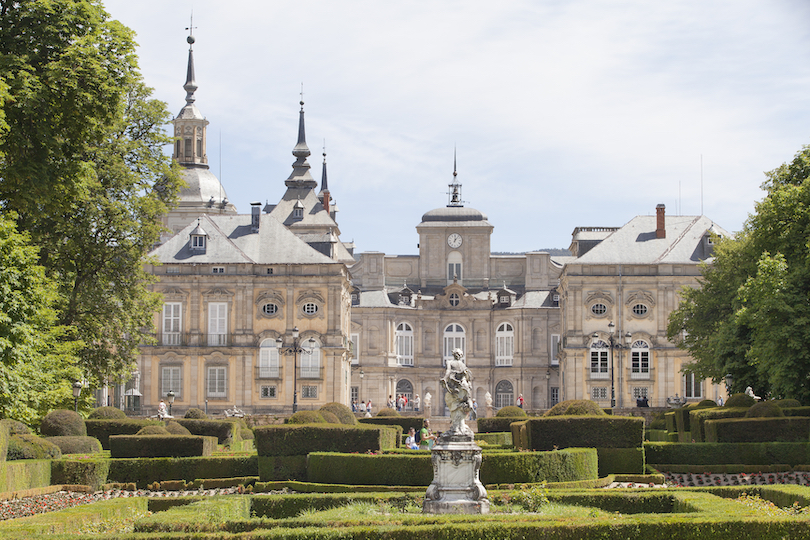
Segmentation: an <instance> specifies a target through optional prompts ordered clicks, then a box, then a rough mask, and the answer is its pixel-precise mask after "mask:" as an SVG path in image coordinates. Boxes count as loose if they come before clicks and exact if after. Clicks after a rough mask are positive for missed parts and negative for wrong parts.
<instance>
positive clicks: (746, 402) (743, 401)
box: [724, 393, 757, 408]
mask: <svg viewBox="0 0 810 540" xmlns="http://www.w3.org/2000/svg"><path fill="white" fill-rule="evenodd" d="M756 402H757V400H755V399H754V398H752V397H751V396H749V395H748V394H743V393H740V394H733V395H732V396H731V397H729V398H728V400H726V403H725V405H724V406H725V407H729V408H732V407H746V408H747V407H750V406H751V405H753V404H754V403H756Z"/></svg>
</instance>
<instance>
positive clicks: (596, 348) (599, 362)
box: [588, 340, 610, 379]
mask: <svg viewBox="0 0 810 540" xmlns="http://www.w3.org/2000/svg"><path fill="white" fill-rule="evenodd" d="M609 353H610V351H609V350H608V345H607V343H605V342H604V341H601V340H599V341H597V342H595V343H594V344H592V345H591V350H590V354H589V364H588V371H589V372H590V374H591V379H609V378H610V372H609V368H610V363H609V357H608V354H609Z"/></svg>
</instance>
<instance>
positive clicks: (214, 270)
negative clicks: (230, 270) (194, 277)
mask: <svg viewBox="0 0 810 540" xmlns="http://www.w3.org/2000/svg"><path fill="white" fill-rule="evenodd" d="M211 273H212V274H224V273H225V267H224V266H214V267H213V268H211Z"/></svg>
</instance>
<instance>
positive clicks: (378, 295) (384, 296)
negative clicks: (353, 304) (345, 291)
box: [357, 289, 396, 307]
mask: <svg viewBox="0 0 810 540" xmlns="http://www.w3.org/2000/svg"><path fill="white" fill-rule="evenodd" d="M395 305H396V304H393V303H392V302H391V299H390V298H388V291H386V290H385V289H381V290H377V291H362V292H361V293H360V304H359V305H358V306H357V307H393V306H395Z"/></svg>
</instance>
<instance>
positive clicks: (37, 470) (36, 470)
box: [0, 459, 51, 493]
mask: <svg viewBox="0 0 810 540" xmlns="http://www.w3.org/2000/svg"><path fill="white" fill-rule="evenodd" d="M49 485H51V461H50V460H48V459H26V460H24V461H0V493H7V492H9V491H22V490H25V489H31V488H38V487H45V486H49Z"/></svg>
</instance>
